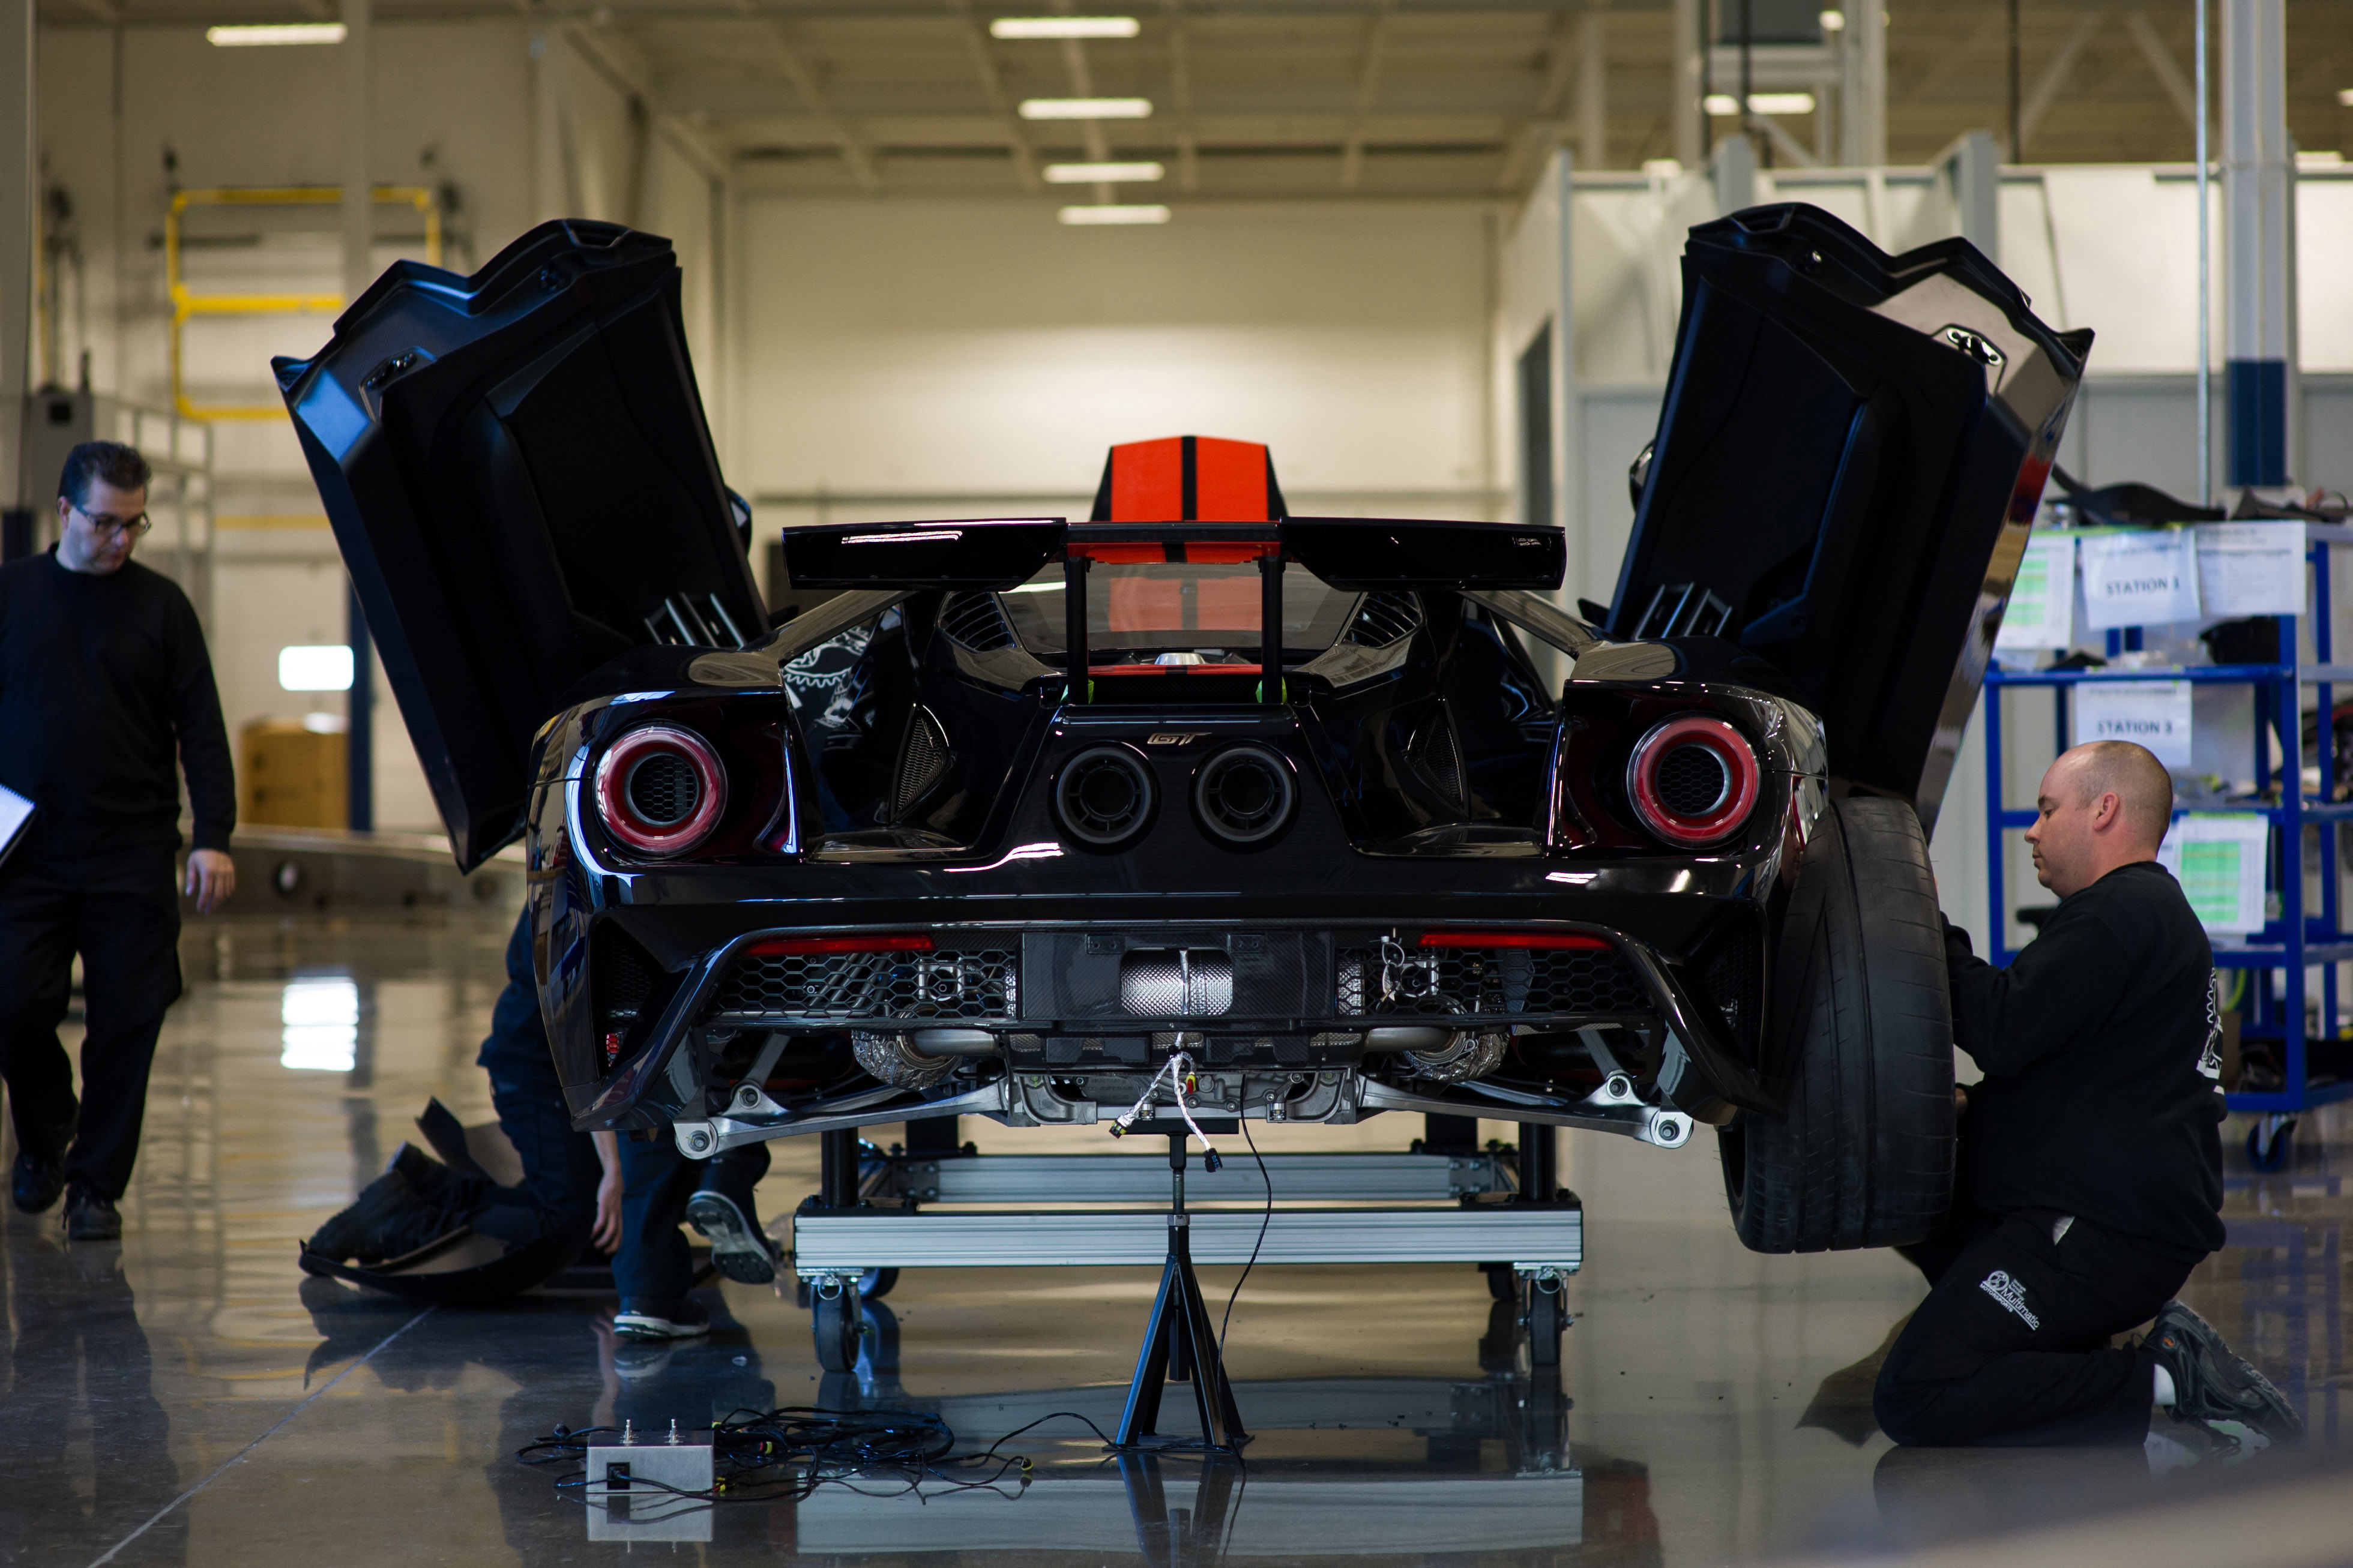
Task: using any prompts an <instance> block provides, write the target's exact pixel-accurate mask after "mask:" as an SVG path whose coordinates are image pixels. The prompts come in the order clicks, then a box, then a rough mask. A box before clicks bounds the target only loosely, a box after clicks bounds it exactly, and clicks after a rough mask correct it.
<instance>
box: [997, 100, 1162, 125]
mask: <svg viewBox="0 0 2353 1568" xmlns="http://www.w3.org/2000/svg"><path fill="white" fill-rule="evenodd" d="M1151 117H1152V100H1150V99H1148V98H1025V99H1023V100H1021V118H1022V119H1024V120H1148V119H1150V118H1151Z"/></svg>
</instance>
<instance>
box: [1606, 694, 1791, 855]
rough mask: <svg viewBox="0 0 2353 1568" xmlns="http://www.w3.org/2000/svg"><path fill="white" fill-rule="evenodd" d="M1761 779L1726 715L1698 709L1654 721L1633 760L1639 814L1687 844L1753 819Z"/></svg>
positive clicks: (1631, 786)
mask: <svg viewBox="0 0 2353 1568" xmlns="http://www.w3.org/2000/svg"><path fill="white" fill-rule="evenodd" d="M1760 783H1761V780H1760V777H1759V772H1758V769H1757V752H1756V751H1755V749H1754V748H1753V747H1751V746H1750V745H1749V744H1748V741H1747V738H1746V736H1744V735H1742V734H1741V732H1740V731H1737V730H1736V729H1734V728H1733V727H1732V726H1731V725H1730V724H1727V723H1725V721H1723V720H1721V719H1714V718H1709V717H1707V716H1705V715H1704V714H1698V713H1687V714H1685V715H1683V717H1682V718H1679V719H1669V720H1667V721H1664V722H1662V723H1659V724H1655V725H1653V726H1651V731H1650V733H1649V734H1647V735H1644V736H1643V737H1642V738H1641V741H1640V742H1637V743H1636V744H1635V747H1634V756H1633V759H1632V760H1631V761H1630V762H1629V763H1627V764H1626V793H1627V795H1629V796H1630V797H1631V799H1632V800H1633V803H1634V815H1635V816H1639V817H1641V819H1642V826H1645V827H1647V828H1649V829H1650V830H1651V832H1652V833H1655V834H1657V835H1658V836H1659V837H1661V838H1663V839H1665V840H1666V841H1667V842H1668V843H1670V844H1672V845H1675V846H1677V847H1681V848H1686V849H1689V848H1697V847H1699V846H1701V845H1704V844H1715V843H1719V842H1721V841H1722V840H1723V839H1725V838H1726V837H1730V835H1731V834H1732V833H1733V832H1734V831H1736V829H1737V828H1738V827H1739V826H1740V825H1741V824H1742V823H1744V822H1746V821H1747V820H1748V814H1749V813H1750V812H1751V811H1753V810H1755V809H1756V806H1757V789H1758V787H1759V784H1760Z"/></svg>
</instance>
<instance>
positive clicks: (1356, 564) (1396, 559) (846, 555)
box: [784, 517, 1568, 593]
mask: <svg viewBox="0 0 2353 1568" xmlns="http://www.w3.org/2000/svg"><path fill="white" fill-rule="evenodd" d="M784 542H785V570H786V572H787V573H788V574H790V575H791V578H792V582H793V585H794V586H795V587H797V588H845V589H846V588H951V589H960V590H963V591H965V592H970V593H981V592H992V591H994V592H1002V591H1003V590H1005V589H1008V588H1012V587H1015V586H1017V585H1018V584H1022V583H1026V582H1028V581H1029V579H1030V578H1032V577H1034V576H1036V575H1037V574H1039V572H1042V571H1044V570H1045V569H1046V568H1047V567H1048V566H1050V565H1052V564H1053V563H1055V562H1057V561H1061V562H1064V563H1069V562H1071V561H1078V562H1082V563H1083V562H1092V561H1103V562H1106V563H1110V562H1129V563H1133V562H1139V561H1170V562H1181V561H1204V562H1223V563H1233V564H1239V563H1244V562H1249V561H1260V562H1266V561H1271V562H1273V563H1275V565H1274V569H1275V570H1276V571H1277V572H1278V573H1279V572H1280V570H1281V568H1282V563H1286V562H1289V563H1296V564H1297V565H1299V566H1300V567H1302V568H1303V569H1304V570H1306V571H1307V572H1310V573H1312V574H1314V575H1315V576H1316V577H1318V578H1320V579H1322V580H1323V581H1324V582H1325V583H1328V584H1331V585H1332V586H1334V587H1335V588H1352V589H1358V590H1371V589H1377V588H1440V589H1451V590H1454V591H1456V592H1467V591H1472V590H1483V591H1493V590H1499V589H1508V588H1526V589H1535V590H1538V591H1545V592H1548V591H1550V590H1552V589H1555V588H1557V587H1559V586H1560V583H1561V577H1562V574H1564V573H1565V572H1566V571H1567V563H1568V548H1567V542H1566V540H1565V539H1564V537H1563V534H1562V532H1561V531H1560V530H1559V529H1557V528H1546V527H1527V526H1524V525H1521V524H1517V523H1501V522H1443V521H1411V520H1406V519H1399V518H1370V517H1292V518H1285V519H1283V520H1282V521H1279V522H1239V523H1236V522H1224V523H1220V522H1147V523H1136V522H1114V523H1097V522H1071V521H1067V520H1065V519H1062V518H1059V517H1055V518H982V519H968V520H957V521H939V522H870V523H852V524H848V525H841V526H827V527H821V528H788V529H786V530H785V541H784ZM1080 570H1081V571H1082V572H1083V571H1084V570H1085V568H1084V566H1083V565H1082V566H1081V567H1080Z"/></svg>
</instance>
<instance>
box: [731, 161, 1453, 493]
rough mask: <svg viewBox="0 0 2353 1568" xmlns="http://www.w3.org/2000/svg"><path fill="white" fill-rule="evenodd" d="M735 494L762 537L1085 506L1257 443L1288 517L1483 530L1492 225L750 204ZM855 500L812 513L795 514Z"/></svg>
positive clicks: (1351, 213) (740, 237) (1204, 212)
mask: <svg viewBox="0 0 2353 1568" xmlns="http://www.w3.org/2000/svg"><path fill="white" fill-rule="evenodd" d="M736 233H737V244H736V247H735V248H734V251H733V258H732V260H733V268H734V275H735V279H736V285H735V298H736V300H737V301H738V303H737V305H736V309H737V310H738V311H739V312H740V314H739V317H738V319H739V320H740V321H742V323H743V329H742V332H741V335H740V337H739V339H738V341H737V343H736V345H735V348H736V353H737V360H736V369H735V372H734V384H733V395H732V396H731V398H730V399H729V403H730V408H731V423H730V436H729V448H730V452H731V456H732V461H731V464H730V468H729V479H730V480H731V482H732V483H733V485H734V486H735V488H736V489H739V490H742V491H744V493H746V494H747V495H751V496H753V497H754V500H755V501H756V502H758V503H759V505H760V509H761V522H762V528H763V531H764V532H765V531H768V530H770V529H772V528H774V527H775V526H777V525H780V524H786V523H791V522H795V521H804V520H807V519H809V518H812V517H814V516H816V515H818V511H819V510H824V512H825V513H826V515H828V516H831V517H834V518H836V519H840V518H848V517H855V516H890V515H893V514H898V515H905V516H910V517H920V516H954V515H957V514H958V513H959V512H965V513H966V514H969V511H970V510H981V511H984V512H985V511H988V510H999V509H1001V508H1004V507H1008V506H1018V505H1019V503H1022V502H1025V501H1026V502H1029V503H1032V504H1041V503H1051V504H1053V505H1055V506H1057V507H1058V508H1075V509H1078V514H1079V515H1084V510H1083V509H1084V506H1085V504H1086V501H1087V500H1090V499H1091V498H1092V495H1093V493H1094V489H1095V485H1096V482H1097V480H1098V479H1099V478H1100V476H1101V474H1102V470H1103V457H1104V452H1105V450H1106V448H1107V447H1110V446H1111V445H1112V444H1113V443H1114V442H1119V441H1133V440H1138V439H1146V438H1150V437H1161V436H1173V435H1182V434H1193V435H1207V436H1223V437H1232V438H1236V439H1241V440H1250V441H1262V442H1265V443H1266V444H1267V445H1268V446H1269V447H1271V448H1272V451H1273V456H1274V461H1275V468H1276V472H1277V475H1278V477H1279V478H1280V479H1281V482H1282V488H1283V492H1284V495H1285V497H1286V499H1287V500H1290V502H1291V503H1292V506H1293V510H1327V509H1328V510H1335V511H1344V512H1359V513H1368V512H1378V511H1381V510H1395V511H1399V512H1404V513H1408V514H1412V513H1427V514H1430V515H1433V516H1440V517H1482V516H1486V515H1488V514H1489V513H1490V511H1492V510H1493V507H1494V505H1495V501H1494V500H1493V496H1492V495H1491V494H1490V492H1491V490H1492V489H1493V486H1494V484H1495V479H1494V477H1493V469H1492V458H1491V457H1490V439H1489V425H1490V421H1491V419H1492V418H1493V410H1492V409H1491V406H1490V398H1489V395H1488V391H1487V384H1486V375H1487V363H1486V300H1485V279H1486V275H1487V268H1488V259H1487V255H1486V249H1487V239H1486V226H1485V224H1484V222H1483V219H1482V213H1481V211H1480V209H1479V208H1477V207H1475V206H1469V205H1394V206H1391V205H1369V204H1356V205H1345V204H1341V203H1337V202H1335V203H1333V204H1331V205H1328V206H1317V205H1308V206H1304V207H1302V206H1296V205H1286V206H1284V207H1283V208H1282V209H1281V211H1280V212H1279V213H1278V212H1275V211H1273V210H1271V209H1265V208H1256V207H1250V206H1243V205H1236V206H1230V207H1220V206H1198V207H1196V206H1187V208H1185V210H1184V211H1183V212H1182V213H1181V214H1180V215H1179V216H1178V217H1177V219H1176V222H1174V223H1171V224H1169V225H1167V226H1159V227H1140V228H1072V227H1066V226H1061V225H1060V224H1057V223H1056V222H1055V221H1054V216H1053V208H1052V206H1051V205H1050V204H1047V203H1043V202H1040V203H1036V204H1031V203H1012V202H997V201H975V202H955V201H926V202H920V203H918V202H876V201H871V200H866V199H859V198H849V199H797V198H788V197H784V196H748V197H745V198H744V199H743V200H742V202H741V206H740V211H739V214H738V217H737V221H736ZM820 491H822V492H824V493H825V494H826V495H827V496H828V497H834V498H842V497H846V498H849V499H848V500H846V501H840V502H835V501H828V503H827V504H826V505H825V506H824V507H823V508H822V509H820V508H819V507H818V506H817V505H816V504H814V503H811V502H808V501H807V500H796V499H794V498H808V497H813V496H815V495H817V494H818V492H820Z"/></svg>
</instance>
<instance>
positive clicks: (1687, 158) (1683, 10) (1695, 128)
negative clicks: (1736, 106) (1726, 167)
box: [1667, 0, 1707, 169]
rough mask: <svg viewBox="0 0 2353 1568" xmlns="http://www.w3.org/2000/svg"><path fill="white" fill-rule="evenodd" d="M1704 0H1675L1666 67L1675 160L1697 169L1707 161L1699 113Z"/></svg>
mask: <svg viewBox="0 0 2353 1568" xmlns="http://www.w3.org/2000/svg"><path fill="white" fill-rule="evenodd" d="M1706 5H1707V0H1674V7H1675V56H1674V59H1673V60H1672V63H1671V64H1670V65H1669V66H1668V68H1667V70H1668V79H1667V100H1668V103H1667V111H1668V115H1669V117H1670V121H1671V122H1672V125H1673V126H1674V134H1675V162H1676V163H1681V164H1682V165H1683V167H1684V168H1686V169H1696V168H1698V167H1699V166H1700V165H1701V164H1702V163H1705V162H1706V161H1707V122H1706V121H1704V120H1703V119H1702V118H1701V116H1700V102H1699V81H1700V55H1699V52H1700V50H1701V49H1702V48H1703V47H1705V44H1704V40H1703V39H1702V38H1701V37H1700V31H1701V26H1702V20H1703V16H1704V12H1705V10H1706Z"/></svg>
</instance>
